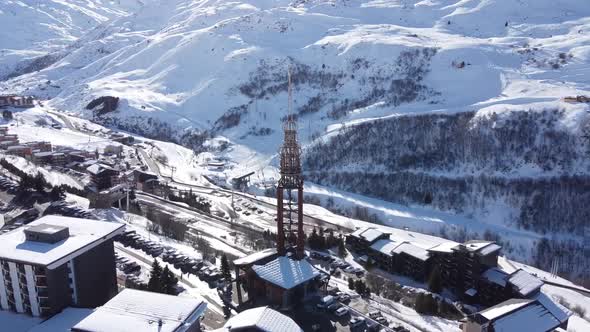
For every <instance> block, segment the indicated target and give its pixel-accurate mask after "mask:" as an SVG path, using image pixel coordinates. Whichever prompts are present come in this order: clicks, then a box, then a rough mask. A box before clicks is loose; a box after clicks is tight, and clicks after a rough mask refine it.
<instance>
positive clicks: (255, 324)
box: [223, 307, 303, 332]
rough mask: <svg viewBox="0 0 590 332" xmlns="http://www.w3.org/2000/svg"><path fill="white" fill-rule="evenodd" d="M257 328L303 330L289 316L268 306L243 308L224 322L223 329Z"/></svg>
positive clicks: (265, 331)
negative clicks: (243, 309)
mask: <svg viewBox="0 0 590 332" xmlns="http://www.w3.org/2000/svg"><path fill="white" fill-rule="evenodd" d="M245 329H248V330H249V329H257V330H259V331H264V332H275V331H281V332H303V330H302V329H301V328H300V327H299V326H298V325H297V323H295V321H293V320H292V319H291V318H290V317H288V316H285V315H283V314H282V313H280V312H278V311H275V310H273V309H271V308H268V307H259V308H254V309H249V310H245V311H243V312H241V313H239V314H238V315H236V316H234V317H232V318H230V319H229V320H228V321H227V323H225V325H224V327H223V330H224V331H237V330H240V331H243V330H245Z"/></svg>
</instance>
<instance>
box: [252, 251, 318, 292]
mask: <svg viewBox="0 0 590 332" xmlns="http://www.w3.org/2000/svg"><path fill="white" fill-rule="evenodd" d="M252 269H253V270H254V272H256V274H257V275H258V276H259V277H260V278H262V279H264V280H266V281H268V282H271V283H273V284H275V285H277V286H279V287H281V288H283V289H291V288H293V287H295V286H297V285H300V284H302V283H304V282H306V281H308V280H311V279H313V278H315V277H317V276H319V275H320V272H319V271H318V270H317V269H316V268H315V267H313V265H311V264H310V263H309V262H308V261H307V260H305V259H302V260H295V259H291V258H288V257H284V256H280V257H278V258H276V259H275V260H273V261H270V262H268V263H266V264H264V265H254V266H252Z"/></svg>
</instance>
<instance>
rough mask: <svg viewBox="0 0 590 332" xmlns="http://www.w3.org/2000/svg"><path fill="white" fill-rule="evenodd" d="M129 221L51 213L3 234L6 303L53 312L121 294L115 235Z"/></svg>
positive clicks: (0, 296)
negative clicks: (118, 280)
mask: <svg viewBox="0 0 590 332" xmlns="http://www.w3.org/2000/svg"><path fill="white" fill-rule="evenodd" d="M123 229H124V225H122V224H118V223H110V222H103V221H96V220H86V219H79V218H67V217H61V216H45V217H43V218H41V219H38V220H36V221H33V222H32V223H30V224H29V225H27V226H25V227H21V228H19V229H16V230H14V231H11V232H8V233H5V234H3V235H0V308H1V309H2V310H10V311H14V312H18V313H26V314H29V315H31V316H35V317H48V316H52V315H54V314H56V313H58V312H60V311H61V310H62V309H63V308H65V307H67V306H76V307H87V308H94V307H98V306H101V305H103V304H104V303H106V302H107V301H108V300H110V299H111V298H112V297H113V296H114V295H116V293H117V282H116V271H115V258H114V249H113V237H115V236H116V235H117V234H120V233H122V232H123Z"/></svg>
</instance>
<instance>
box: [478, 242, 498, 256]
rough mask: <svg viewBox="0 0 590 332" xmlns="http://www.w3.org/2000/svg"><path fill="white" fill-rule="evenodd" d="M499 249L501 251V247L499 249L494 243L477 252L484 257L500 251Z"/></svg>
mask: <svg viewBox="0 0 590 332" xmlns="http://www.w3.org/2000/svg"><path fill="white" fill-rule="evenodd" d="M500 249H502V247H501V246H499V245H497V244H495V243H490V244H488V245H487V246H485V247H483V248H481V249H480V250H479V253H480V254H481V255H484V256H485V255H489V254H491V253H493V252H495V251H498V250H500Z"/></svg>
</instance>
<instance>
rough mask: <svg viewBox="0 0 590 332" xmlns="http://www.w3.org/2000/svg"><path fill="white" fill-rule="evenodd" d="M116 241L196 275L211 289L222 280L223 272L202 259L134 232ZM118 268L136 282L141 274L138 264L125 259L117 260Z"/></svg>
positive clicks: (121, 236) (183, 271)
mask: <svg viewBox="0 0 590 332" xmlns="http://www.w3.org/2000/svg"><path fill="white" fill-rule="evenodd" d="M115 241H117V242H119V243H121V244H122V245H123V246H125V247H131V248H133V249H137V250H141V251H143V252H145V253H146V254H148V255H150V256H152V257H154V258H156V257H159V258H161V259H162V260H163V261H164V262H166V263H169V264H171V265H173V266H174V267H175V268H177V269H179V270H180V271H182V273H184V274H193V275H196V276H197V277H198V278H199V279H200V280H203V281H206V282H207V283H208V285H209V287H211V288H215V287H217V286H218V284H219V282H220V281H221V279H222V276H221V271H220V270H219V269H218V268H217V267H215V266H213V265H212V264H211V263H209V262H206V261H205V262H204V261H203V260H202V259H200V258H194V257H188V256H187V255H185V254H183V253H181V252H179V251H178V250H176V249H175V248H173V247H171V246H167V245H162V244H160V243H157V242H154V241H151V240H149V239H146V238H144V237H143V236H141V235H140V234H137V233H136V232H135V231H133V230H128V231H126V232H125V233H123V234H121V235H119V236H118V237H116V238H115ZM136 266H137V267H136ZM117 267H118V268H119V270H121V271H123V272H124V273H125V274H126V275H127V276H128V278H129V279H130V280H134V277H135V278H137V276H138V275H139V274H140V273H141V267H139V265H138V264H137V263H135V262H133V261H129V260H128V259H125V258H121V257H119V258H117ZM138 267H139V269H138Z"/></svg>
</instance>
